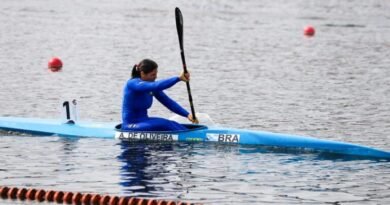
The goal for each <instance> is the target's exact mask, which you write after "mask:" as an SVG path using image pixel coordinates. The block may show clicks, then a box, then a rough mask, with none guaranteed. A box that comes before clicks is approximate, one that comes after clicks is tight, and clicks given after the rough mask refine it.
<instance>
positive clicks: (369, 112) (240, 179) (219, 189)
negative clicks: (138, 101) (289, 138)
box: [0, 0, 390, 204]
mask: <svg viewBox="0 0 390 205" xmlns="http://www.w3.org/2000/svg"><path fill="white" fill-rule="evenodd" d="M176 6H178V7H180V9H181V10H182V13H183V16H184V44H185V45H184V48H185V53H186V59H187V65H188V68H189V70H190V72H191V75H192V76H191V87H192V95H193V98H194V104H195V109H196V111H197V112H200V113H207V114H208V115H209V116H210V117H211V118H212V119H213V121H215V122H216V123H217V124H220V125H224V126H228V127H234V128H243V129H252V130H266V131H273V132H280V133H289V134H298V135H309V136H314V137H318V138H323V139H332V140H341V141H347V142H352V143H358V144H364V145H368V146H373V147H378V148H380V149H384V150H390V135H389V133H390V12H389V10H390V1H385V0H369V1H358V0H349V1H336V0H330V1H320V0H313V1H303V0H297V1H288V0H273V1H270V0H267V1H264V0H246V1H243V0H241V1H240V0H231V1H222V0H208V1H206V0H197V1H196V0H188V1H173V0H171V1H169V0H168V1H157V0H152V1H147V2H146V1H141V0H133V1H126V0H115V1H108V0H90V1H81V0H69V1H60V0H2V1H1V3H0V22H1V23H0V49H1V50H0V77H1V78H0V86H1V87H0V116H15V117H39V118H59V117H61V109H60V108H61V107H60V105H61V103H62V102H63V101H64V100H72V99H77V101H78V103H79V104H78V110H79V117H80V119H82V120H88V121H107V122H112V121H117V122H119V121H120V117H121V115H120V112H121V102H122V101H121V100H122V88H123V85H124V83H125V82H126V80H127V79H128V78H129V76H130V68H131V67H132V65H134V64H135V63H138V62H139V61H140V60H141V59H143V58H151V59H154V60H155V61H157V62H158V64H159V78H165V77H170V76H172V75H178V74H179V73H180V71H181V70H182V68H181V59H180V51H179V45H178V39H177V33H176V27H175V17H174V8H175V7H176ZM307 25H313V26H314V27H315V28H316V35H315V36H314V37H311V38H309V37H305V36H304V35H303V28H304V27H305V26H307ZM53 56H58V57H60V58H61V59H62V61H63V63H64V67H63V71H62V72H58V73H52V72H49V71H48V70H47V62H48V61H49V59H50V58H52V57H53ZM167 93H168V94H169V95H170V96H171V97H172V98H174V99H175V100H177V101H178V102H179V103H180V104H182V105H183V106H184V107H185V108H186V109H189V103H188V99H187V93H186V88H185V86H184V84H180V85H177V86H175V87H173V88H171V89H170V90H169V91H168V92H167ZM149 114H150V115H152V116H161V117H166V118H169V117H170V116H172V113H170V112H169V111H168V110H167V109H165V108H164V107H163V106H162V105H160V104H159V103H158V102H156V103H155V104H154V106H153V108H152V109H151V110H150V112H149ZM0 156H1V158H0V186H4V185H9V186H19V187H20V186H28V187H37V188H44V189H55V190H65V191H84V192H98V193H109V194H113V195H121V196H122V195H123V196H124V195H126V196H142V197H151V198H159V199H174V200H184V201H191V202H199V203H204V204H239V203H240V204H389V203H390V164H389V162H388V161H387V162H386V161H373V160H349V159H340V158H329V157H323V156H320V155H318V154H315V153H296V152H284V151H269V150H268V151H267V150H264V149H261V148H258V147H244V146H215V145H209V144H186V143H178V144H174V145H156V144H149V145H143V144H133V145H128V144H123V143H121V142H119V141H116V140H102V139H92V138H91V139H86V138H80V139H65V138H60V137H32V136H25V135H21V134H9V133H6V132H1V133H0ZM2 203H5V204H7V203H9V204H13V203H22V202H13V201H7V200H5V201H4V200H3V201H0V204H2ZM23 203H25V202H23Z"/></svg>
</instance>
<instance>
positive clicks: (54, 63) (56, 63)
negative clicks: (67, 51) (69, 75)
mask: <svg viewBox="0 0 390 205" xmlns="http://www.w3.org/2000/svg"><path fill="white" fill-rule="evenodd" d="M47 67H48V68H49V69H50V70H51V71H52V72H58V71H60V70H61V69H62V61H61V59H60V58H58V57H54V58H52V59H50V60H49V62H48V63H47Z"/></svg>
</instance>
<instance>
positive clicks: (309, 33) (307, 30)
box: [303, 26, 316, 37]
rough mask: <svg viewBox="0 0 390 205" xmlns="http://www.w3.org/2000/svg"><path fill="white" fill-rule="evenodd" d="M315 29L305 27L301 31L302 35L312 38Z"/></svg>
mask: <svg viewBox="0 0 390 205" xmlns="http://www.w3.org/2000/svg"><path fill="white" fill-rule="evenodd" d="M315 32H316V31H315V29H314V27H313V26H306V27H305V29H304V30H303V33H304V34H305V36H310V37H311V36H314V34H315Z"/></svg>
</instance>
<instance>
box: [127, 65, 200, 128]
mask: <svg viewBox="0 0 390 205" xmlns="http://www.w3.org/2000/svg"><path fill="white" fill-rule="evenodd" d="M157 68H158V65H157V63H156V62H154V61H153V60H150V59H144V60H142V61H141V62H140V63H139V64H137V65H134V67H133V70H132V72H131V79H129V80H128V81H127V83H126V85H125V86H124V91H123V104H122V129H123V130H137V131H170V130H186V129H187V128H186V127H184V126H183V125H181V124H179V123H177V122H175V121H171V120H168V119H164V118H158V117H149V116H148V109H149V108H150V107H151V106H152V103H153V96H154V97H155V98H156V99H157V100H158V101H160V102H161V103H162V104H163V105H164V106H165V107H167V108H168V109H169V110H171V111H172V112H174V113H176V114H178V115H180V116H183V117H187V118H188V119H189V120H190V121H191V122H194V123H197V120H194V119H193V117H192V114H190V113H188V112H187V111H186V110H185V109H184V108H183V107H181V106H180V105H179V104H178V103H176V102H175V101H174V100H172V99H171V98H169V97H168V96H167V95H166V94H165V93H164V92H163V90H165V89H168V88H170V87H172V86H173V85H175V84H176V83H178V82H180V81H184V82H187V81H189V79H190V74H189V73H186V74H184V73H181V74H180V76H175V77H171V78H167V79H163V80H157V81H156V78H157Z"/></svg>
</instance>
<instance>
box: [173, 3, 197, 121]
mask: <svg viewBox="0 0 390 205" xmlns="http://www.w3.org/2000/svg"><path fill="white" fill-rule="evenodd" d="M175 17H176V28H177V35H178V37H179V44H180V55H181V61H182V62H183V70H184V73H188V71H187V64H186V58H185V56H184V46H183V15H182V14H181V11H180V9H179V8H177V7H176V9H175ZM186 85H187V92H188V99H189V101H190V106H191V113H192V117H193V119H196V116H195V108H194V103H193V101H192V95H191V86H190V82H186Z"/></svg>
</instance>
